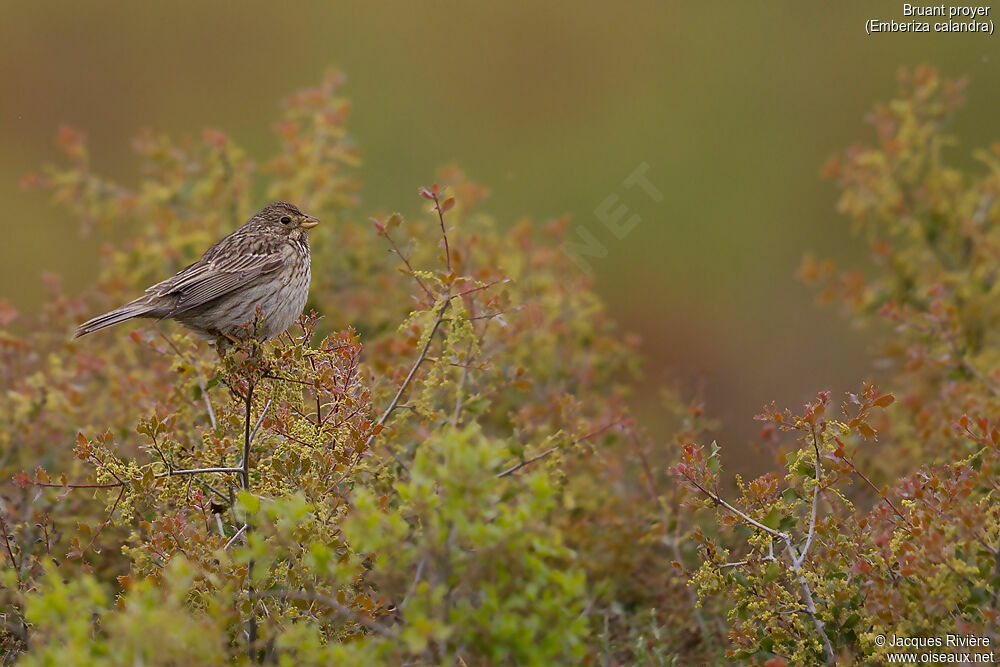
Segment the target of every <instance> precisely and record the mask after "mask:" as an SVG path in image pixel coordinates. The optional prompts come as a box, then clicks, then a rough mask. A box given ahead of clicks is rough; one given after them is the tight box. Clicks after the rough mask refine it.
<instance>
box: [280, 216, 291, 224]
mask: <svg viewBox="0 0 1000 667" xmlns="http://www.w3.org/2000/svg"><path fill="white" fill-rule="evenodd" d="M291 222H292V219H291V218H289V217H288V216H287V215H286V216H283V217H282V218H281V224H283V225H288V224H291Z"/></svg>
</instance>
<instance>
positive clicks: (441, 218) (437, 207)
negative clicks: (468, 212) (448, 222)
mask: <svg viewBox="0 0 1000 667" xmlns="http://www.w3.org/2000/svg"><path fill="white" fill-rule="evenodd" d="M434 189H435V190H437V186H436V185H435V186H434ZM431 197H433V199H434V210H435V211H437V214H438V220H439V221H440V222H441V238H443V239H444V257H445V262H446V264H447V266H448V273H451V249H450V248H449V247H448V232H447V231H445V228H444V211H442V210H441V202H440V201H439V200H438V193H437V192H436V191H435V192H432V193H431ZM452 203H454V200H452Z"/></svg>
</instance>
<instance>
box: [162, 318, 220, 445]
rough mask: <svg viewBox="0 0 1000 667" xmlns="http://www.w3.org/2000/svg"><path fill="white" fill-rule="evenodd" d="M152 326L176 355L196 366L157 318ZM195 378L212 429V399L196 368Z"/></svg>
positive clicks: (213, 421)
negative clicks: (168, 334) (171, 338)
mask: <svg viewBox="0 0 1000 667" xmlns="http://www.w3.org/2000/svg"><path fill="white" fill-rule="evenodd" d="M153 326H154V327H155V328H156V333H158V334H160V338H162V339H163V340H165V341H167V345H169V346H170V347H172V348H173V349H174V352H176V353H177V356H179V357H180V358H181V359H183V360H184V361H186V362H187V363H188V365H189V366H191V367H192V368H196V367H195V364H194V362H193V361H192V360H191V359H190V358H189V357H188V356H187V355H186V354H184V353H183V352H181V350H180V348H178V347H177V346H176V345H174V341H172V340H170V338H169V337H168V336H167V335H166V334H165V333H163V330H162V329H160V321H159V320H157V321H156V322H155V323H154V325H153ZM195 380H197V382H198V388H199V389H201V397H202V399H203V400H204V401H205V410H206V411H207V412H208V421H209V423H210V424H211V425H212V430H213V431H214V430H215V429H216V425H215V410H213V409H212V399H211V397H210V396H209V395H208V386H207V385H206V384H205V380H204V379H202V377H201V374H200V373H198V371H197V369H196V370H195Z"/></svg>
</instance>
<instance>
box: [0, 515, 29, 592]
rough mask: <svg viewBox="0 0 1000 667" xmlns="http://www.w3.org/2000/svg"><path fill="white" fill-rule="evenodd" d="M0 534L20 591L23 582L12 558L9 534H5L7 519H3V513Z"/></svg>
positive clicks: (17, 566)
mask: <svg viewBox="0 0 1000 667" xmlns="http://www.w3.org/2000/svg"><path fill="white" fill-rule="evenodd" d="M0 532H2V533H3V543H4V546H6V547H7V556H8V557H10V566H11V568H12V569H13V570H14V574H16V575H17V587H18V588H19V589H20V588H22V587H23V586H24V582H23V581H21V566H20V565H19V564H18V562H17V559H16V558H14V549H13V548H11V546H10V534H9V533H8V532H7V519H6V518H5V517H4V515H3V512H0Z"/></svg>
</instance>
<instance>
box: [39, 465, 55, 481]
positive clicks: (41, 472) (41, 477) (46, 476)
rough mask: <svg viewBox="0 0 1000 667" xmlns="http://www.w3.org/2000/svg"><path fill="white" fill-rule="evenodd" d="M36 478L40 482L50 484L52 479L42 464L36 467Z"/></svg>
mask: <svg viewBox="0 0 1000 667" xmlns="http://www.w3.org/2000/svg"><path fill="white" fill-rule="evenodd" d="M35 479H37V480H38V481H39V482H42V483H43V484H48V483H49V482H51V481H52V479H51V478H50V477H49V474H48V473H47V472H45V470H44V469H43V468H42V466H38V467H37V468H35Z"/></svg>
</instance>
